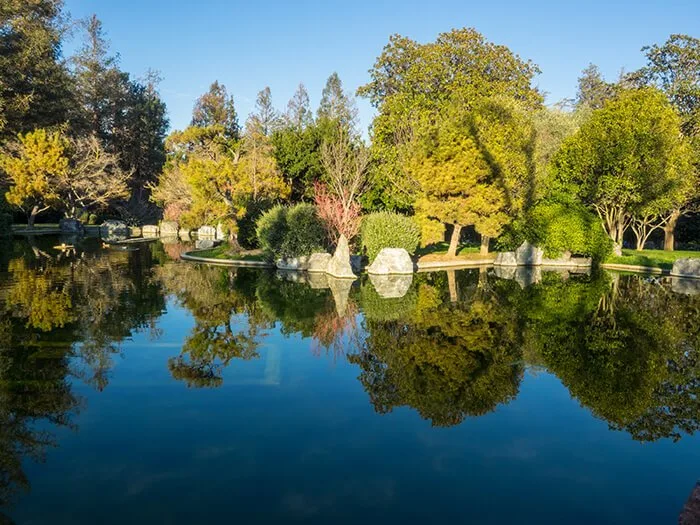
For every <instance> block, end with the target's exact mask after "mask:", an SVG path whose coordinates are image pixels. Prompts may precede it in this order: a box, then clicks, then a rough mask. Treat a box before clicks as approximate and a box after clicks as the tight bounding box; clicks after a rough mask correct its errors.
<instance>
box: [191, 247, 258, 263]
mask: <svg viewBox="0 0 700 525" xmlns="http://www.w3.org/2000/svg"><path fill="white" fill-rule="evenodd" d="M193 255H196V256H197V257H206V258H208V259H222V260H229V261H264V260H265V258H264V257H263V256H262V254H261V253H259V252H250V253H238V254H232V253H231V247H230V246H228V245H226V244H222V245H220V246H216V247H215V248H212V249H210V250H198V251H197V252H195V253H194V254H193Z"/></svg>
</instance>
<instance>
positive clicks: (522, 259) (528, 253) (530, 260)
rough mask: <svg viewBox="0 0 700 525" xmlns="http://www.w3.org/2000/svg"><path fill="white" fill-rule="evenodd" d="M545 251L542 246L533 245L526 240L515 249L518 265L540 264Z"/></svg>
mask: <svg viewBox="0 0 700 525" xmlns="http://www.w3.org/2000/svg"><path fill="white" fill-rule="evenodd" d="M543 255H544V252H543V251H542V249H541V248H538V247H537V246H533V245H532V244H530V243H529V242H527V241H525V242H524V243H522V244H521V245H520V246H518V249H517V250H515V259H516V261H517V262H518V266H540V265H541V264H542V257H543Z"/></svg>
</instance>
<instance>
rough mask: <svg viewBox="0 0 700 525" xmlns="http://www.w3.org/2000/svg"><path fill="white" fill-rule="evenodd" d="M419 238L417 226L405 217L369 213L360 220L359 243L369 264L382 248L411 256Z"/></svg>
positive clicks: (385, 212) (394, 214)
mask: <svg viewBox="0 0 700 525" xmlns="http://www.w3.org/2000/svg"><path fill="white" fill-rule="evenodd" d="M420 237H421V230H420V227H419V226H418V224H416V222H415V221H414V220H413V219H412V218H411V217H406V216H405V215H400V214H398V213H393V212H388V211H382V212H377V213H370V214H369V215H367V216H365V217H364V218H363V219H362V228H361V231H360V242H361V246H362V249H363V251H364V252H366V254H367V257H368V258H369V262H370V263H371V262H372V261H374V258H375V257H376V256H377V255H378V254H379V252H380V251H381V250H382V248H403V249H404V250H406V251H407V252H408V253H409V254H411V255H413V254H414V253H415V252H416V248H418V244H419V243H420Z"/></svg>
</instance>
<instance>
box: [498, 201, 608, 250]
mask: <svg viewBox="0 0 700 525" xmlns="http://www.w3.org/2000/svg"><path fill="white" fill-rule="evenodd" d="M525 240H527V241H529V242H530V243H532V244H535V245H537V246H539V247H540V248H542V249H543V250H544V254H545V257H548V258H556V257H559V256H560V255H561V254H562V253H564V252H566V251H569V252H571V253H572V254H574V255H583V256H587V257H592V258H593V259H595V260H597V261H602V260H604V259H605V258H606V257H608V256H609V255H610V254H611V253H612V241H611V240H610V238H609V237H608V235H607V234H606V233H605V230H604V229H603V226H602V224H601V223H600V219H599V218H598V216H596V215H595V214H594V213H593V212H592V211H591V210H589V209H588V208H586V207H585V206H582V205H580V204H564V203H560V202H552V201H542V202H540V203H538V204H537V205H536V206H535V207H534V208H533V209H532V210H530V213H528V214H527V216H526V217H524V218H521V219H519V220H516V221H515V222H514V223H513V224H512V225H511V226H510V228H509V229H508V231H507V232H506V233H505V234H504V235H503V236H502V238H501V239H499V248H501V249H509V250H513V249H515V248H516V247H517V246H518V245H519V244H520V243H522V242H523V241H525Z"/></svg>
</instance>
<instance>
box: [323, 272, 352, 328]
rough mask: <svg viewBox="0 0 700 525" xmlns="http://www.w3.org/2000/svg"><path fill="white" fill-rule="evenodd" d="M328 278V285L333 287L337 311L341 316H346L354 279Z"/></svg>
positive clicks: (332, 291) (332, 292)
mask: <svg viewBox="0 0 700 525" xmlns="http://www.w3.org/2000/svg"><path fill="white" fill-rule="evenodd" d="M348 265H349V263H348ZM327 279H328V287H329V288H330V289H331V294H333V300H334V301H335V311H336V312H338V316H339V317H344V316H345V313H346V312H347V311H348V299H349V298H350V289H351V288H352V284H353V282H354V281H352V280H350V279H345V278H337V277H327Z"/></svg>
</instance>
